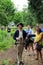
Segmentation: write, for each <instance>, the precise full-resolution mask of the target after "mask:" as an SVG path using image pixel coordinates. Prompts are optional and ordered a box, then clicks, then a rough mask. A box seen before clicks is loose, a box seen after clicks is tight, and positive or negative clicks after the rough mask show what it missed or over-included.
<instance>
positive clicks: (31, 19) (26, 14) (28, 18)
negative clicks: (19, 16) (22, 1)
mask: <svg viewBox="0 0 43 65" xmlns="http://www.w3.org/2000/svg"><path fill="white" fill-rule="evenodd" d="M23 21H24V24H25V25H32V26H34V25H36V23H37V18H36V16H34V15H33V14H32V13H31V11H30V7H25V8H23ZM33 23H34V24H33Z"/></svg>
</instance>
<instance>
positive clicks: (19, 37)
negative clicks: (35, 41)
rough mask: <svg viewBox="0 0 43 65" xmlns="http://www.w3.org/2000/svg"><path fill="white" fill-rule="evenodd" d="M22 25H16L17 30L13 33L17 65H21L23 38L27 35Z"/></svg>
mask: <svg viewBox="0 0 43 65" xmlns="http://www.w3.org/2000/svg"><path fill="white" fill-rule="evenodd" d="M23 26H24V25H23V24H22V23H19V24H17V27H18V30H16V32H15V33H14V36H13V39H15V40H16V44H17V50H18V56H17V57H18V59H17V60H18V63H17V64H18V65H20V64H23V60H22V53H23V50H24V44H25V43H24V41H25V38H26V36H27V33H26V32H25V31H24V30H23Z"/></svg>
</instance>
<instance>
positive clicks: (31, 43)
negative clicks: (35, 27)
mask: <svg viewBox="0 0 43 65" xmlns="http://www.w3.org/2000/svg"><path fill="white" fill-rule="evenodd" d="M26 33H27V37H28V39H27V41H26V42H27V50H28V51H30V49H31V47H32V54H30V53H29V56H30V55H35V54H34V47H33V40H32V39H33V38H32V29H31V26H30V25H28V26H27V30H26ZM30 36H31V37H30Z"/></svg>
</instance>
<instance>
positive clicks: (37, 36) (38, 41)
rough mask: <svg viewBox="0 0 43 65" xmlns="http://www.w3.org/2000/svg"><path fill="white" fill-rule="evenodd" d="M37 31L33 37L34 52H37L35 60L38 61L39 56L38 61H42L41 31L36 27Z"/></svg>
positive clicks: (42, 36) (42, 38)
mask: <svg viewBox="0 0 43 65" xmlns="http://www.w3.org/2000/svg"><path fill="white" fill-rule="evenodd" d="M36 31H37V35H36V37H35V40H34V43H37V44H36V51H37V58H36V60H39V56H40V59H41V61H42V52H41V51H42V44H43V43H42V41H43V34H42V33H41V29H40V28H39V27H37V29H36Z"/></svg>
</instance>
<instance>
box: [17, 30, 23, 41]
mask: <svg viewBox="0 0 43 65" xmlns="http://www.w3.org/2000/svg"><path fill="white" fill-rule="evenodd" d="M19 38H22V39H23V31H22V30H19V37H17V38H16V39H17V40H18V39H19Z"/></svg>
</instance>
